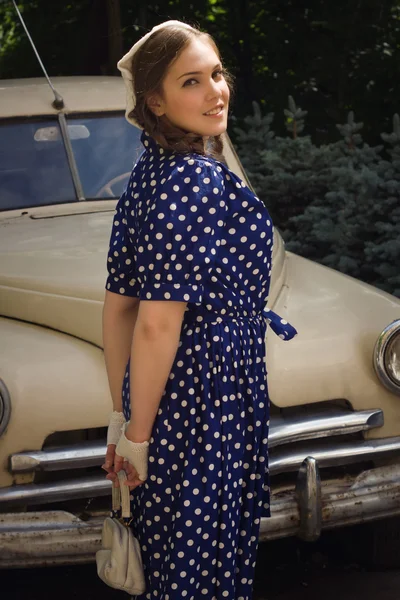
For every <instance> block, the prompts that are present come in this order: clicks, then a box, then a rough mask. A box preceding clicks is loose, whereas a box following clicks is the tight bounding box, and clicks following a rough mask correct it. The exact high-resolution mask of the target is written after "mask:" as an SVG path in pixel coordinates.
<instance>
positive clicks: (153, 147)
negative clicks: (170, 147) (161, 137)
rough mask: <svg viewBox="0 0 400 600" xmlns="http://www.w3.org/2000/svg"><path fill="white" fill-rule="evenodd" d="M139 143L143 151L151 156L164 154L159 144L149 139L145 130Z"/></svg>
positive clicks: (151, 138)
mask: <svg viewBox="0 0 400 600" xmlns="http://www.w3.org/2000/svg"><path fill="white" fill-rule="evenodd" d="M140 141H141V142H142V144H143V146H144V147H145V149H146V150H147V151H148V152H150V153H151V154H164V153H165V150H164V148H161V146H160V144H159V143H158V142H156V140H155V139H154V138H153V137H151V135H150V134H149V133H147V131H146V130H145V129H143V131H142V135H141V136H140Z"/></svg>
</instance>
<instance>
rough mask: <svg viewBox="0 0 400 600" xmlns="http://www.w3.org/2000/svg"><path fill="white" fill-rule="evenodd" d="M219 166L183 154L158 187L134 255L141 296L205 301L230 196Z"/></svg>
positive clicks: (144, 298)
mask: <svg viewBox="0 0 400 600" xmlns="http://www.w3.org/2000/svg"><path fill="white" fill-rule="evenodd" d="M224 188H225V181H224V176H223V173H222V169H221V167H220V166H219V165H218V164H216V163H215V162H213V161H207V160H205V159H204V160H203V159H200V158H190V157H189V158H185V159H184V160H181V161H180V162H179V164H177V166H175V167H174V169H173V170H172V172H171V174H170V175H169V177H167V178H166V180H164V181H163V180H161V182H160V184H159V185H158V186H157V189H156V190H155V194H154V197H153V200H152V201H151V202H150V206H149V211H148V213H147V215H146V222H145V226H144V227H143V229H142V231H141V234H140V237H139V242H138V247H137V252H136V255H135V269H136V277H137V280H138V281H139V285H140V294H139V295H140V298H141V299H142V300H178V301H184V302H194V303H201V302H202V299H203V294H204V285H205V282H206V280H207V277H208V276H209V274H210V272H211V270H212V267H213V262H214V259H215V256H216V253H217V249H218V246H219V244H220V238H221V232H222V230H223V225H224V214H225V210H226V202H225V201H224Z"/></svg>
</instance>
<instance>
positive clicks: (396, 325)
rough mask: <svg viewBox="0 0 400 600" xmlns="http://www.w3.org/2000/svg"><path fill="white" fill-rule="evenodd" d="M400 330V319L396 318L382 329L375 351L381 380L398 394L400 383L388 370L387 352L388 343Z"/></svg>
mask: <svg viewBox="0 0 400 600" xmlns="http://www.w3.org/2000/svg"><path fill="white" fill-rule="evenodd" d="M399 331H400V319H396V320H395V321H392V323H390V324H389V325H388V326H387V327H385V329H384V330H383V331H382V333H381V334H380V336H379V337H378V339H377V340H376V343H375V347H374V352H373V363H374V368H375V372H376V374H377V376H378V378H379V380H380V381H381V383H383V385H384V386H385V387H386V388H387V389H388V390H389V391H391V392H392V393H393V394H397V395H398V396H399V395H400V385H399V384H396V383H395V382H394V381H393V379H392V378H391V377H390V376H389V374H388V372H387V370H386V367H385V352H386V348H387V345H388V343H389V342H390V341H391V339H392V337H393V336H394V335H396V334H397V335H399Z"/></svg>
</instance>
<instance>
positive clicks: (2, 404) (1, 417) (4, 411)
mask: <svg viewBox="0 0 400 600" xmlns="http://www.w3.org/2000/svg"><path fill="white" fill-rule="evenodd" d="M10 417H11V400H10V394H9V393H8V389H7V388H6V386H5V384H4V383H3V381H2V380H1V379H0V437H1V436H2V435H3V433H4V431H5V430H6V427H7V425H8V423H9V421H10Z"/></svg>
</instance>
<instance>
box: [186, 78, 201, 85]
mask: <svg viewBox="0 0 400 600" xmlns="http://www.w3.org/2000/svg"><path fill="white" fill-rule="evenodd" d="M193 81H194V82H195V83H198V81H197V79H193V78H192V79H187V80H186V81H185V83H184V84H183V86H182V87H189V86H191V85H193V83H192V82H193Z"/></svg>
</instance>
